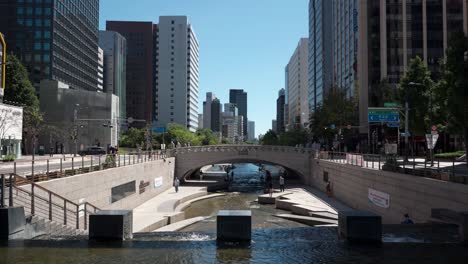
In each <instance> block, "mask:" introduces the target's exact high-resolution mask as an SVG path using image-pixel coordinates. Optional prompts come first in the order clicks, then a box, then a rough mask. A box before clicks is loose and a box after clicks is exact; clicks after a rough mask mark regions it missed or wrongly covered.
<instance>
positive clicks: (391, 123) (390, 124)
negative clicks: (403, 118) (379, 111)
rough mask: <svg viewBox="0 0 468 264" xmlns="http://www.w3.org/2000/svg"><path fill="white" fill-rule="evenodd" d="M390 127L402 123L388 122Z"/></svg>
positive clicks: (398, 125)
mask: <svg viewBox="0 0 468 264" xmlns="http://www.w3.org/2000/svg"><path fill="white" fill-rule="evenodd" d="M387 126H388V127H400V123H397V122H389V123H387Z"/></svg>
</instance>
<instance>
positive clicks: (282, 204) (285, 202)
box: [275, 199, 300, 211]
mask: <svg viewBox="0 0 468 264" xmlns="http://www.w3.org/2000/svg"><path fill="white" fill-rule="evenodd" d="M296 204H300V203H299V202H298V201H294V200H289V199H276V201H275V205H276V209H282V210H287V211H291V206H293V205H296Z"/></svg>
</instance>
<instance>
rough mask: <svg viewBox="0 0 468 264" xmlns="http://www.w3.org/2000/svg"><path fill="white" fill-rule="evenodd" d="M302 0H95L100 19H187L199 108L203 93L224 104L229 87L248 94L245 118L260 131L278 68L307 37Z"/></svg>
mask: <svg viewBox="0 0 468 264" xmlns="http://www.w3.org/2000/svg"><path fill="white" fill-rule="evenodd" d="M308 2H309V1H307V0H133V1H129V0H101V1H100V18H99V19H100V28H101V29H105V21H106V20H129V21H153V22H155V23H157V22H158V20H159V16H164V15H186V16H188V17H189V21H190V22H191V24H192V26H193V28H194V30H195V33H196V34H197V37H198V42H199V44H200V68H199V71H200V83H199V85H200V97H199V102H200V103H199V112H200V113H201V112H202V111H203V108H202V105H203V101H204V100H205V94H206V92H214V93H215V94H216V96H217V97H218V98H220V100H221V103H223V104H224V103H227V102H229V89H244V90H245V91H247V94H248V118H249V120H252V121H255V126H256V127H255V133H256V134H257V135H258V134H264V133H265V132H266V131H267V130H268V129H270V128H271V120H272V119H276V99H277V96H278V90H279V89H281V88H284V68H285V66H286V64H287V63H288V61H289V59H290V57H291V55H292V53H293V52H294V49H295V48H296V46H297V44H298V42H299V39H300V38H301V37H307V36H308Z"/></svg>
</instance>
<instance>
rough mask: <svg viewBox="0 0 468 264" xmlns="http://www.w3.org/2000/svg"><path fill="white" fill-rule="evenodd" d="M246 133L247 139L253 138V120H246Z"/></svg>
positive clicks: (252, 139)
mask: <svg viewBox="0 0 468 264" xmlns="http://www.w3.org/2000/svg"><path fill="white" fill-rule="evenodd" d="M247 135H248V139H249V141H254V140H255V121H248V123H247Z"/></svg>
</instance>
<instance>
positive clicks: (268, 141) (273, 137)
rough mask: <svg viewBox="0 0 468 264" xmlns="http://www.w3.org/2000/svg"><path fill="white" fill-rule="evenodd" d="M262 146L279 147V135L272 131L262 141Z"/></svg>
mask: <svg viewBox="0 0 468 264" xmlns="http://www.w3.org/2000/svg"><path fill="white" fill-rule="evenodd" d="M260 144H262V145H278V135H277V134H276V133H275V131H273V130H271V129H270V130H268V132H266V133H265V135H263V137H262V138H261V139H260Z"/></svg>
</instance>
